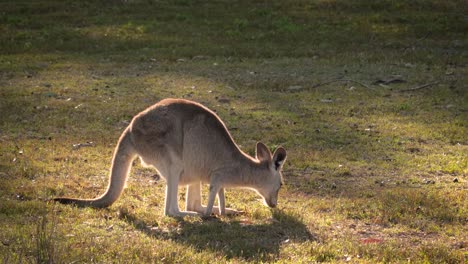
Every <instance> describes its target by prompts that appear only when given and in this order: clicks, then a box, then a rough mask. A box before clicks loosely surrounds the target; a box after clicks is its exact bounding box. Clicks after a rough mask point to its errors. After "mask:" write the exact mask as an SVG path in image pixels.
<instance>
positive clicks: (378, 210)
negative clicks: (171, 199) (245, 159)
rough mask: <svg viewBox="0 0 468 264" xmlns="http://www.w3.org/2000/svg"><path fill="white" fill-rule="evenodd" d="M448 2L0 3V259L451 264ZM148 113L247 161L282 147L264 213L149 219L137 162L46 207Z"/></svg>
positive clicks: (460, 76) (453, 38)
mask: <svg viewBox="0 0 468 264" xmlns="http://www.w3.org/2000/svg"><path fill="white" fill-rule="evenodd" d="M462 2H463V1H418V2H417V3H416V2H415V3H413V2H408V1H364V0H362V1H312V2H310V1H296V2H291V1H272V2H268V3H263V2H258V3H257V2H255V3H253V2H247V1H238V2H233V3H229V4H227V3H224V2H203V3H201V2H197V1H195V2H194V1H185V0H179V1H112V2H106V1H102V2H100V1H97V2H82V1H79V2H76V1H64V2H42V1H38V2H34V3H29V2H18V3H16V2H11V3H10V2H8V3H6V2H5V3H1V4H0V7H1V9H2V10H4V11H3V12H4V14H3V16H1V18H0V31H1V32H2V34H0V48H1V49H0V50H1V52H0V199H1V200H2V202H0V242H1V244H0V261H3V262H5V263H31V262H37V263H41V262H42V263H44V262H49V263H50V262H55V263H61V262H84V263H92V262H95V263H111V262H125V263H131V262H135V263H151V262H163V263H174V262H184V263H186V262H194V263H207V262H216V263H227V262H230V263H240V262H255V263H256V262H278V263H301V262H304V263H308V262H351V263H402V262H408V261H409V262H415V263H424V262H428V263H463V261H466V259H468V256H467V245H466V243H467V241H466V236H467V232H468V230H467V219H468V204H467V201H468V197H467V178H466V175H467V173H468V169H467V168H468V158H467V155H466V153H467V151H468V149H467V143H468V142H467V138H468V136H467V133H468V132H467V127H466V126H467V119H466V109H467V107H468V105H467V102H468V100H467V93H466V91H465V90H466V89H465V86H466V85H465V83H466V81H467V80H466V76H468V71H467V69H466V65H465V61H466V54H465V53H464V50H466V45H467V43H466V40H465V38H463V36H464V35H463V34H464V33H465V32H466V23H463V22H464V19H465V18H464V13H466V12H463V11H464V10H463V7H464V5H463V4H464V3H462ZM394 75H397V76H400V77H399V78H400V79H402V80H403V82H400V83H389V84H378V83H376V82H378V81H379V80H380V81H382V80H384V79H386V78H389V77H390V76H394ZM346 80H347V81H346ZM330 81H332V82H330ZM327 82H329V83H327ZM436 82H437V83H436ZM423 84H432V85H430V86H428V87H426V88H424V89H420V90H417V91H412V92H404V91H403V90H405V89H410V88H414V87H418V86H420V85H423ZM166 97H178V98H187V99H192V100H195V101H198V102H201V103H203V104H205V105H207V106H208V107H210V108H211V109H213V110H215V111H216V112H217V113H218V114H219V115H220V117H221V118H222V119H223V120H224V121H225V123H226V125H227V127H228V128H229V129H230V130H231V133H232V135H233V137H234V139H235V141H236V142H237V143H238V144H239V145H240V147H241V148H242V149H243V150H244V151H245V152H247V153H250V154H254V146H255V143H256V142H257V141H262V142H264V143H266V144H267V145H268V146H269V147H270V148H271V149H274V148H276V147H277V146H280V145H281V146H284V147H285V148H286V149H287V151H288V160H287V163H286V165H285V170H284V176H285V182H286V185H285V187H284V188H283V189H282V190H281V191H280V200H279V208H278V209H277V210H270V209H268V208H266V207H264V206H263V205H262V204H261V202H260V201H259V197H258V196H257V195H256V194H255V193H253V192H251V191H245V190H227V193H226V196H227V205H228V206H229V207H232V208H237V209H239V210H243V211H245V213H244V214H243V215H239V216H232V217H219V218H216V219H211V220H203V219H201V218H198V217H186V218H184V219H174V218H170V217H164V216H162V214H163V204H164V192H165V190H164V189H165V186H164V181H163V180H157V177H154V176H153V175H154V174H155V173H156V172H155V171H154V170H151V169H147V168H143V167H142V166H140V165H139V161H136V162H135V164H134V167H133V169H132V172H131V176H130V178H129V180H128V183H127V188H126V189H125V191H124V194H123V195H122V197H121V198H120V199H119V200H118V201H117V202H116V203H115V204H114V205H113V206H111V207H110V208H107V209H103V210H94V209H78V208H74V207H70V206H62V205H56V204H53V203H50V202H48V199H50V198H52V197H55V196H62V195H67V196H76V197H83V198H92V197H95V196H98V195H100V194H101V193H102V192H103V191H104V189H105V187H106V186H107V181H108V172H109V166H110V162H111V158H112V153H113V149H114V147H115V144H116V142H117V139H118V137H119V135H120V133H121V132H122V130H123V129H124V128H125V127H126V126H127V125H128V123H129V121H130V120H131V118H132V117H133V115H135V114H136V113H138V112H139V111H141V110H143V109H145V108H146V107H148V106H150V105H151V104H153V103H155V102H157V101H159V100H161V99H162V98H166ZM89 142H92V143H89ZM80 143H81V144H83V143H87V145H85V146H82V147H74V145H75V144H80ZM206 194H207V187H205V189H204V196H203V198H204V200H205V201H206ZM184 195H185V191H184V190H183V189H180V201H179V203H180V206H181V207H182V206H183V203H184V199H185V198H184V197H185V196H184Z"/></svg>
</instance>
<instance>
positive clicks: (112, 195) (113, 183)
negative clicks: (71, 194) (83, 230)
mask: <svg viewBox="0 0 468 264" xmlns="http://www.w3.org/2000/svg"><path fill="white" fill-rule="evenodd" d="M136 155H137V153H136V151H135V148H134V146H133V142H132V138H131V134H130V129H129V128H127V129H126V130H125V131H124V132H123V133H122V136H120V139H119V142H118V144H117V147H116V148H115V151H114V157H113V159H112V166H111V171H110V179H109V185H108V187H107V190H106V192H105V193H104V194H103V195H102V196H100V197H98V198H95V199H75V198H66V197H58V198H54V201H57V202H60V203H63V204H74V205H77V206H79V207H96V208H102V207H108V206H110V205H111V204H112V203H114V202H115V201H116V200H117V199H118V198H119V196H120V195H121V194H122V192H123V189H124V187H125V182H126V181H127V176H128V173H129V172H130V168H131V166H132V162H133V160H134V159H135V157H136Z"/></svg>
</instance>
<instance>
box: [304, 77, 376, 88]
mask: <svg viewBox="0 0 468 264" xmlns="http://www.w3.org/2000/svg"><path fill="white" fill-rule="evenodd" d="M334 82H354V83H357V84H359V85H362V86H364V87H366V88H367V89H371V88H370V87H369V85H366V84H364V83H362V82H359V81H356V80H353V79H335V80H330V81H326V82H322V83H318V84H315V85H313V86H312V88H317V87H320V86H322V85H326V84H330V83H334Z"/></svg>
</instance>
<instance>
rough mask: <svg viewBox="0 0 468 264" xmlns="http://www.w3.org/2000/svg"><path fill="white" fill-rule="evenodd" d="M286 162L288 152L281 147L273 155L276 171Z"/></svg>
mask: <svg viewBox="0 0 468 264" xmlns="http://www.w3.org/2000/svg"><path fill="white" fill-rule="evenodd" d="M285 160H286V150H285V149H284V148H282V147H279V148H277V149H276V150H275V153H274V154H273V162H274V164H275V169H276V170H279V169H280V168H281V167H282V166H283V164H284V161H285Z"/></svg>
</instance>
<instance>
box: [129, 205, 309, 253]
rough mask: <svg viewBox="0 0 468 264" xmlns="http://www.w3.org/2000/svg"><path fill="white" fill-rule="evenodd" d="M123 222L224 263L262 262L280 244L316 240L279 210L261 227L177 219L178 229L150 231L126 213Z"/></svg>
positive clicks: (246, 224) (151, 228) (133, 216)
mask: <svg viewBox="0 0 468 264" xmlns="http://www.w3.org/2000/svg"><path fill="white" fill-rule="evenodd" d="M122 219H124V220H125V221H126V222H128V223H129V224H131V225H133V226H134V227H135V228H136V229H138V230H140V231H141V232H143V233H145V234H146V235H148V236H150V237H152V238H156V239H165V240H171V241H176V242H178V243H181V244H186V245H190V246H192V247H194V248H196V249H197V250H200V251H202V250H209V251H213V252H221V253H222V254H223V255H224V256H226V258H227V259H231V258H241V259H244V260H254V261H260V262H265V261H269V260H273V259H274V258H276V257H277V256H278V255H279V251H280V247H281V245H282V244H286V243H291V242H305V241H308V240H312V241H315V240H317V236H316V235H315V234H312V233H311V232H310V231H309V230H308V229H307V227H306V226H305V224H304V223H302V221H301V220H300V219H299V216H297V215H291V214H288V213H287V212H284V211H281V210H273V217H272V218H271V219H269V220H268V221H267V223H264V224H252V223H250V222H248V221H240V220H230V219H226V220H227V221H225V220H224V219H222V220H221V219H219V218H210V219H205V220H203V221H194V222H189V221H184V220H183V219H178V225H177V228H173V230H169V231H168V230H162V229H160V228H158V227H151V226H149V225H148V224H147V223H145V222H144V221H142V220H140V219H138V218H137V217H136V216H135V215H133V214H131V213H129V212H124V213H122Z"/></svg>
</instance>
